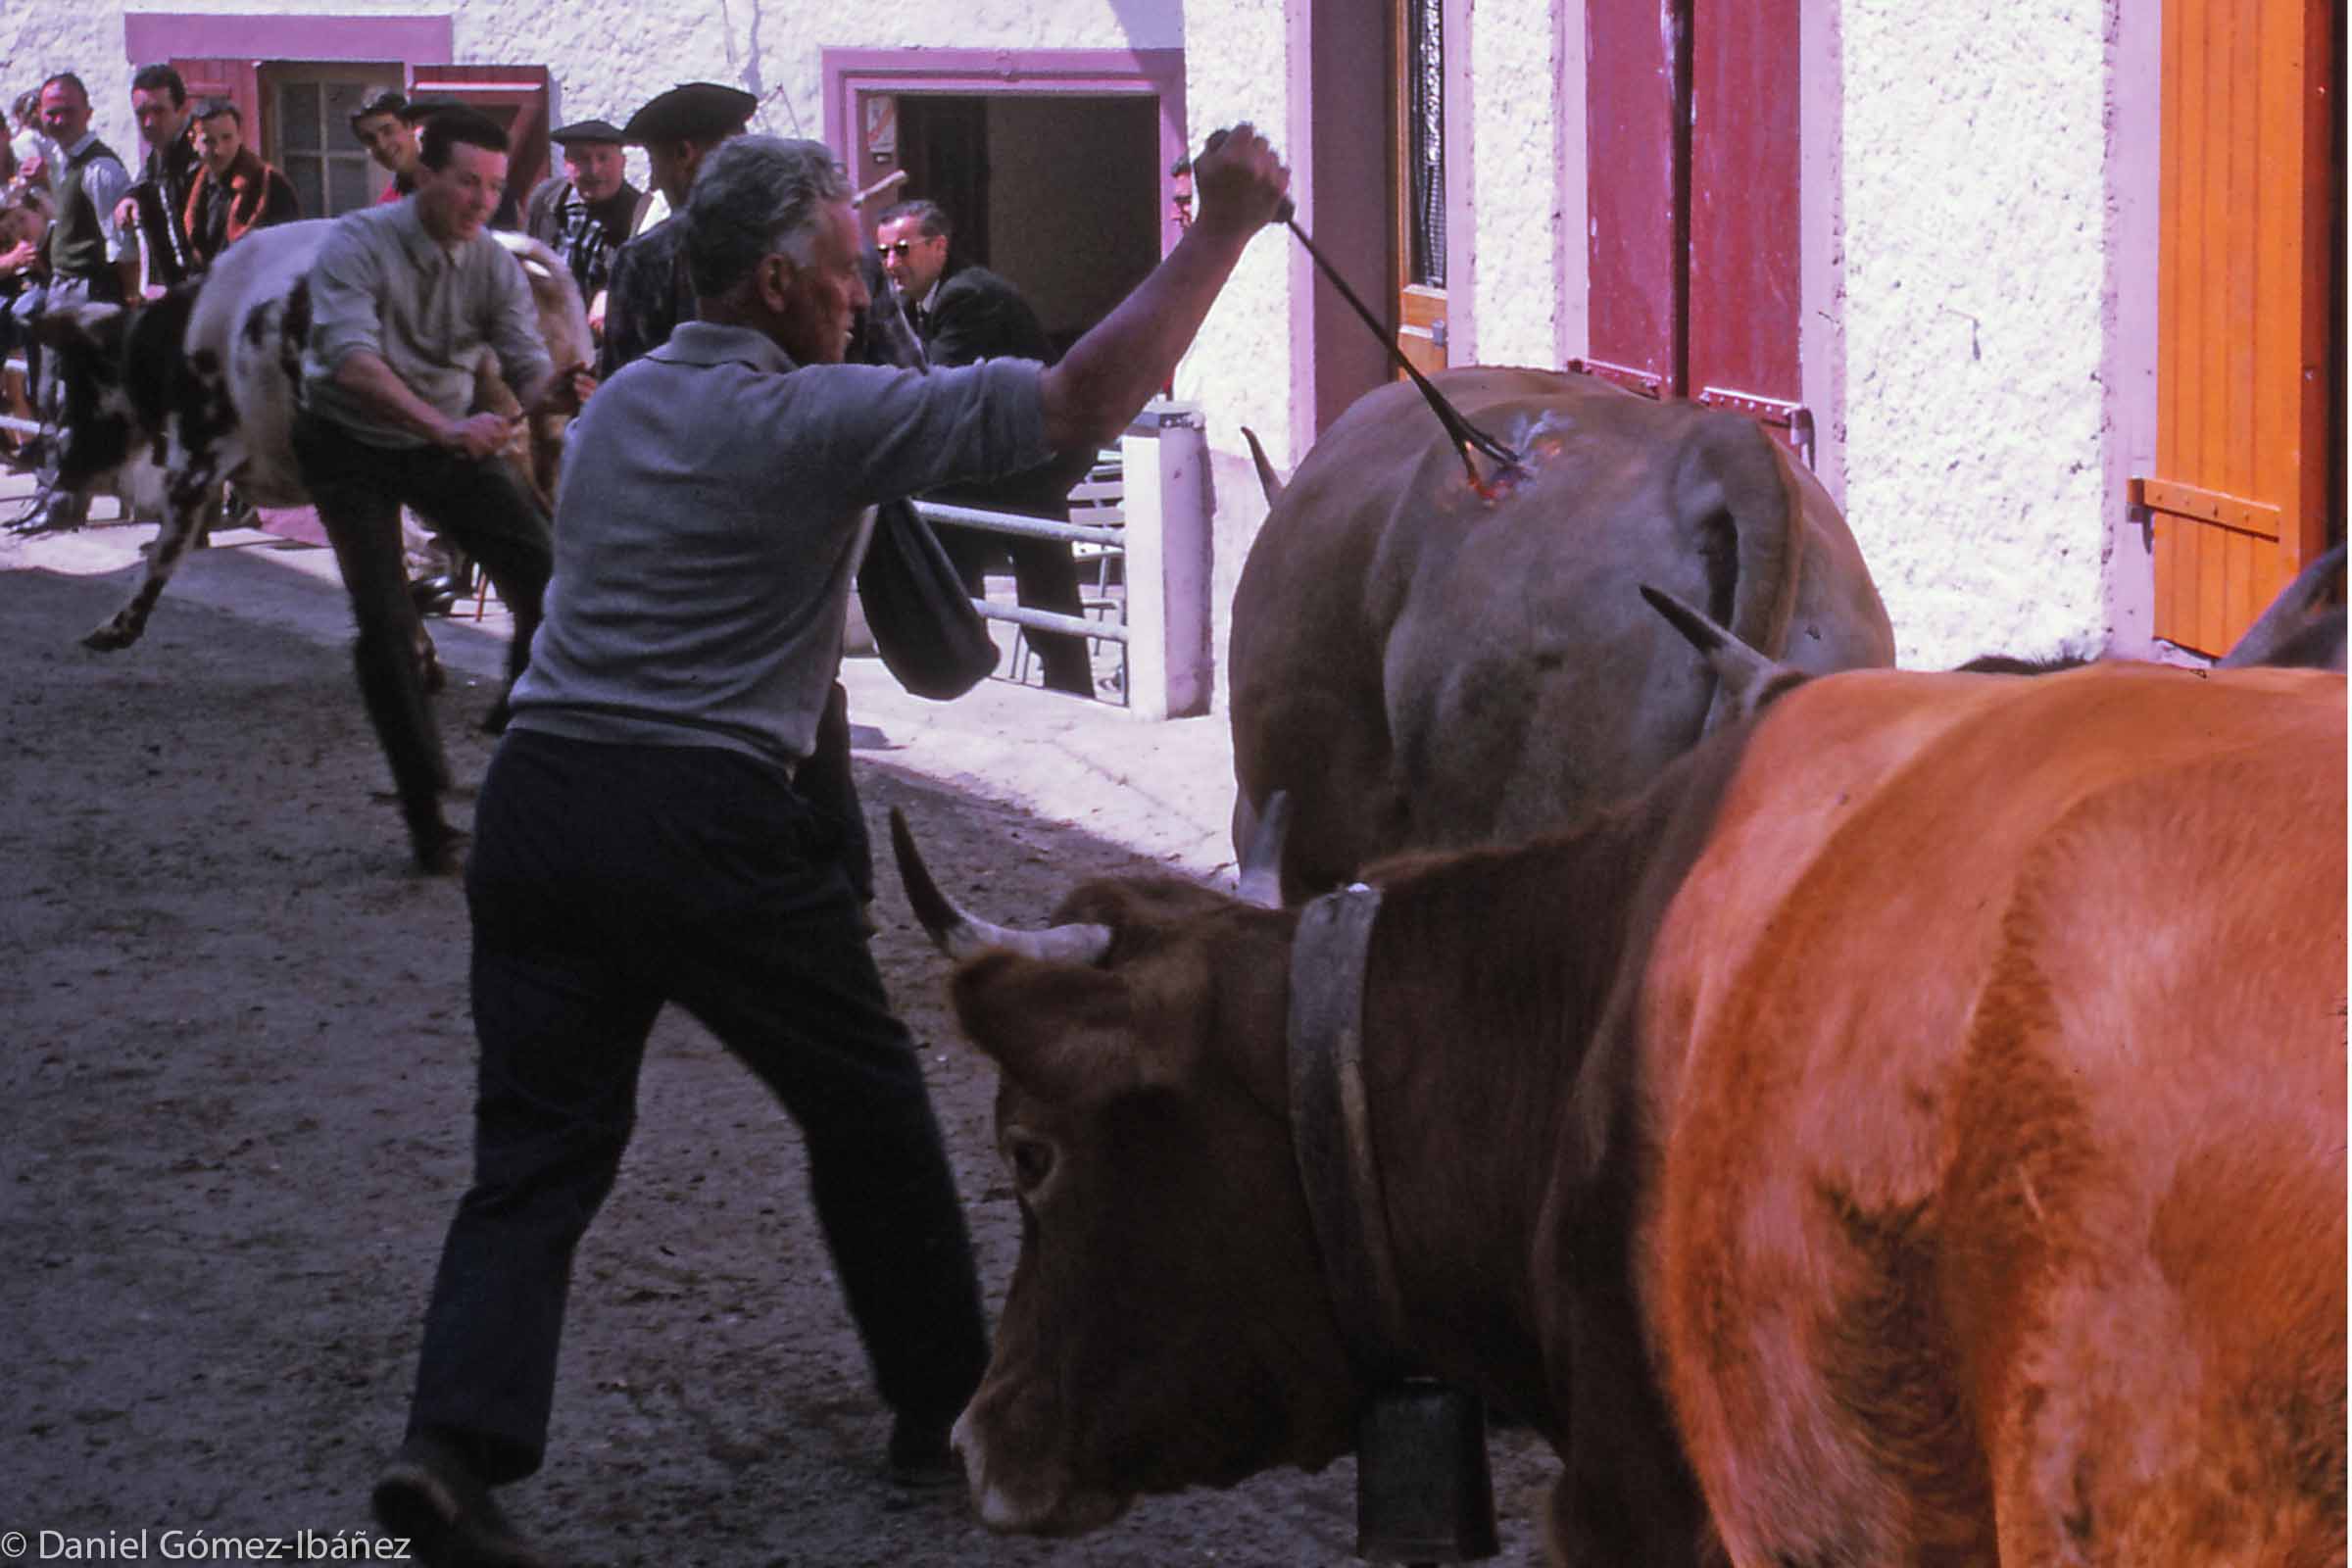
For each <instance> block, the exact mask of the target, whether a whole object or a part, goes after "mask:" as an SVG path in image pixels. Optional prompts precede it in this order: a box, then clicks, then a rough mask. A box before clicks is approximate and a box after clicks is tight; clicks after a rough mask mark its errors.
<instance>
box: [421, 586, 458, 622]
mask: <svg viewBox="0 0 2352 1568" xmlns="http://www.w3.org/2000/svg"><path fill="white" fill-rule="evenodd" d="M409 598H410V599H411V600H412V601H413V602H414V603H415V604H416V606H417V613H418V614H420V615H446V614H448V613H450V610H451V609H452V608H453V607H455V606H456V604H457V602H458V591H457V589H455V588H454V587H452V586H451V585H450V581H449V579H448V578H447V577H419V578H417V580H416V581H415V582H412V583H410V584H409Z"/></svg>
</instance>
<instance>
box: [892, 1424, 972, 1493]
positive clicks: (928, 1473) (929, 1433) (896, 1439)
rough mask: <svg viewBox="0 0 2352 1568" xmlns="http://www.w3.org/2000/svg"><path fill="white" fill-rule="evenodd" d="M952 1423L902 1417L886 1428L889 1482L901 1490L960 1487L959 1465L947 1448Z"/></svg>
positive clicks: (960, 1472) (960, 1474)
mask: <svg viewBox="0 0 2352 1568" xmlns="http://www.w3.org/2000/svg"><path fill="white" fill-rule="evenodd" d="M954 1424H955V1423H954V1422H952V1421H946V1420H941V1419H939V1418H938V1417H935V1416H911V1415H902V1416H900V1417H899V1418H898V1419H897V1420H896V1421H893V1422H892V1423H891V1425H890V1479H891V1480H893V1481H895V1482H897V1483H898V1484H899V1485H900V1486H902V1487H917V1488H923V1489H929V1488H933V1487H960V1486H962V1485H963V1461H962V1460H960V1459H958V1458H956V1450H955V1449H954V1448H953V1447H951V1446H949V1445H948V1433H949V1431H950V1429H951V1428H952V1427H953V1426H954Z"/></svg>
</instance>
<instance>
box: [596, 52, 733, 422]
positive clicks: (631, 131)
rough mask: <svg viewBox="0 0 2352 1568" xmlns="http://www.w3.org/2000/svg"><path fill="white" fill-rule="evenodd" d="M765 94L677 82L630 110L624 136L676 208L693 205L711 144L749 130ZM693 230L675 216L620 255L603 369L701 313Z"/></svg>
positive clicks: (599, 368)
mask: <svg viewBox="0 0 2352 1568" xmlns="http://www.w3.org/2000/svg"><path fill="white" fill-rule="evenodd" d="M759 107H760V100H759V99H757V98H754V97H753V96H752V95H751V94H750V93H748V92H743V91H740V90H738V89H736V88H734V87H722V86H720V85H718V84H717V83H716V82H712V81H690V82H687V83H685V84H684V85H683V86H678V87H672V88H670V89H669V91H667V92H665V93H662V95H661V96H659V97H657V98H655V99H654V100H653V101H651V102H650V103H648V104H647V105H646V106H645V107H644V108H642V109H640V110H638V111H637V113H636V114H634V115H632V116H630V117H629V123H627V124H626V125H623V126H622V127H621V130H620V133H621V137H622V139H623V140H625V141H628V142H631V143H633V144H635V145H637V146H640V147H643V148H644V149H645V156H646V161H647V162H648V163H649V164H651V165H652V166H653V182H654V189H656V190H658V191H660V192H661V193H662V200H664V201H666V202H667V203H669V210H670V212H671V213H673V214H676V213H683V212H684V211H685V210H686V192H687V191H688V190H689V189H690V188H692V186H693V184H694V176H695V172H696V171H698V170H700V169H701V168H702V167H703V160H704V159H706V158H708V157H710V156H711V150H712V149H713V148H715V147H717V146H718V144H719V143H721V142H723V141H725V140H726V139H727V138H728V137H730V136H740V135H742V134H743V127H744V126H745V125H747V124H749V123H751V118H752V111H753V110H754V109H757V108H759ZM685 240H686V230H685V226H684V225H683V224H681V223H680V222H679V221H677V219H676V218H674V217H672V218H670V219H667V220H665V221H662V222H660V223H656V224H655V225H654V226H653V227H652V228H649V229H647V230H646V231H645V232H644V233H642V234H640V235H638V236H637V237H636V238H635V239H633V240H631V241H629V242H628V243H627V244H626V245H623V246H622V247H621V248H620V254H619V255H618V256H615V257H614V258H613V279H612V285H611V288H610V289H609V291H608V294H609V299H610V303H609V304H608V305H607V307H606V310H605V343H604V351H603V353H602V354H601V356H600V357H599V358H598V360H597V367H596V368H597V374H598V376H599V377H603V376H608V375H611V374H612V373H613V371H615V370H617V369H619V368H621V367H622V366H624V365H626V364H628V363H629V362H630V361H631V360H634V359H637V358H639V357H640V356H642V355H645V354H648V353H651V352H652V351H653V350H654V349H656V348H658V347H660V346H661V345H662V344H663V343H665V342H667V341H668V340H669V334H670V329H671V328H673V327H675V326H676V325H677V324H678V323H679V322H680V321H684V320H691V319H693V317H694V284H693V283H692V282H691V281H690V280H689V279H688V277H687V275H686V243H685Z"/></svg>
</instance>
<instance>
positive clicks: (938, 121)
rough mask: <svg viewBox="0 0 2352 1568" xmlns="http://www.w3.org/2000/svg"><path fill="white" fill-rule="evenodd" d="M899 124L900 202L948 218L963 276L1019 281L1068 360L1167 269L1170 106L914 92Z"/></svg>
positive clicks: (899, 102)
mask: <svg viewBox="0 0 2352 1568" xmlns="http://www.w3.org/2000/svg"><path fill="white" fill-rule="evenodd" d="M895 119H896V123H897V150H896V152H895V153H894V154H892V155H891V156H893V157H895V159H896V160H897V163H898V167H899V168H901V169H903V170H905V172H906V174H907V178H906V181H905V183H903V184H902V185H900V186H899V187H898V189H897V190H895V191H893V192H892V193H891V196H892V199H894V200H906V199H914V198H919V199H921V200H924V201H933V202H937V203H939V204H940V206H942V207H943V208H945V209H947V211H948V214H949V216H950V217H951V218H952V219H953V220H954V221H955V225H956V245H955V262H956V265H963V264H970V265H975V266H980V267H985V268H987V269H988V270H990V271H992V272H995V273H998V274H999V275H1000V276H1003V277H1005V278H1006V279H1008V280H1009V281H1010V282H1011V283H1012V285H1013V286H1014V287H1015V288H1017V289H1019V290H1020V291H1021V294H1022V295H1023V296H1024V297H1025V298H1026V299H1027V300H1028V301H1029V303H1030V305H1031V307H1032V308H1034V309H1035V310H1036V312H1037V314H1038V319H1040V320H1042V321H1043V322H1044V323H1045V327H1046V334H1047V336H1048V337H1050V338H1051V339H1052V340H1053V342H1054V349H1055V351H1056V352H1059V351H1061V350H1063V349H1066V348H1068V347H1069V346H1070V344H1071V343H1073V342H1075V341H1076V340H1077V339H1078V336H1079V334H1081V333H1083V332H1084V331H1085V330H1086V329H1087V328H1088V327H1090V326H1092V325H1094V324H1095V323H1096V322H1097V321H1099V320H1101V319H1103V317H1104V316H1105V315H1107V314H1109V311H1110V308H1111V307H1112V306H1113V305H1116V304H1117V303H1118V302H1119V301H1120V300H1121V299H1122V298H1124V297H1125V296H1126V294H1127V292H1128V291H1129V290H1130V289H1132V288H1134V287H1135V285H1136V284H1137V283H1139V282H1141V281H1142V280H1143V278H1144V275H1145V274H1146V273H1147V272H1149V271H1151V270H1152V268H1153V267H1154V266H1156V265H1157V264H1158V261H1159V253H1160V245H1159V212H1158V207H1159V193H1160V174H1161V171H1160V169H1159V167H1158V165H1159V117H1158V105H1157V103H1156V101H1154V100H1152V99H1150V98H1145V97H1140V96H1136V95H1132V94H1130V95H1125V96H1116V97H1113V96H1104V97H1082V96H1077V95H1074V94H1063V93H1055V94H1050V95H1039V96H1035V97H1029V96H1023V95H1020V94H1017V93H988V94H970V95H965V94H935V93H906V94H899V95H897V96H896V102H895ZM883 205H884V204H881V203H877V204H875V210H876V211H877V212H878V211H879V210H880V209H881V207H882V206H883ZM870 216H871V215H869V217H870Z"/></svg>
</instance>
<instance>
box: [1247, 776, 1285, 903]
mask: <svg viewBox="0 0 2352 1568" xmlns="http://www.w3.org/2000/svg"><path fill="white" fill-rule="evenodd" d="M1290 832H1291V792H1290V791H1288V790H1276V791H1275V792H1274V793H1273V794H1272V795H1270V796H1268V797H1266V809H1265V810H1264V811H1263V812H1262V813H1260V815H1259V816H1258V819H1257V826H1256V828H1255V829H1254V830H1252V831H1251V833H1250V843H1249V845H1248V846H1247V847H1246V848H1245V849H1244V850H1243V851H1242V867H1241V874H1240V877H1239V878H1238V880H1237V884H1236V886H1235V888H1234V890H1233V891H1234V896H1235V897H1237V898H1239V899H1240V900H1241V901H1242V902H1243V903H1244V904H1254V905H1256V906H1257V907H1259V908H1261V909H1279V908H1281V907H1282V846H1283V841H1284V840H1286V839H1287V838H1289V837H1290Z"/></svg>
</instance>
